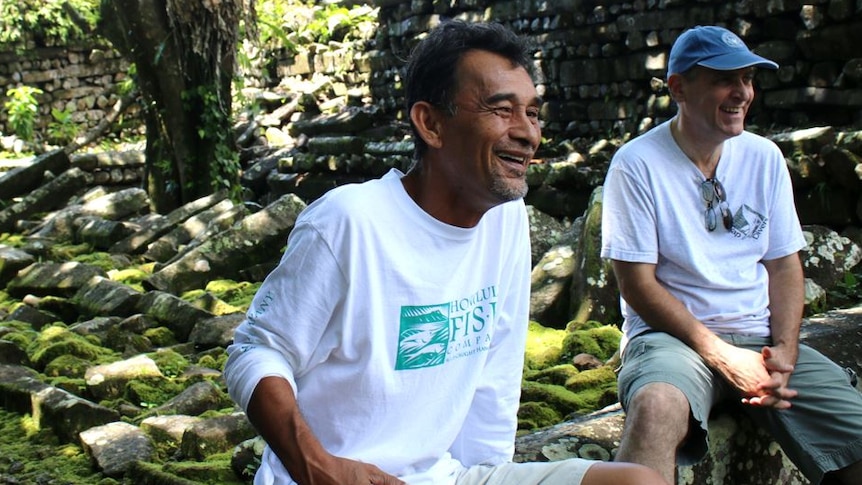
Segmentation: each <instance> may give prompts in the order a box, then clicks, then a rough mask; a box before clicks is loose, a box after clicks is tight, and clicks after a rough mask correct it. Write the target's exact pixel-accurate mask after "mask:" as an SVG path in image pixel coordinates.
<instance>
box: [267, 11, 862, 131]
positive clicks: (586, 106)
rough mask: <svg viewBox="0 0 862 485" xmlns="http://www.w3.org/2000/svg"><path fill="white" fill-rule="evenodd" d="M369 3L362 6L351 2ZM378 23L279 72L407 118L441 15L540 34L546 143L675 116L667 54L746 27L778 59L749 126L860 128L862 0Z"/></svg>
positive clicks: (749, 39) (766, 75)
mask: <svg viewBox="0 0 862 485" xmlns="http://www.w3.org/2000/svg"><path fill="white" fill-rule="evenodd" d="M354 3H361V2H354ZM367 4H370V5H374V6H377V7H379V9H380V10H379V20H380V26H379V29H378V31H377V33H376V36H375V37H374V38H373V39H371V40H369V41H368V42H367V45H366V46H364V48H362V49H354V50H353V51H351V50H349V49H338V48H336V49H318V50H317V51H315V52H313V53H309V54H305V55H300V56H296V57H293V58H282V59H281V60H280V61H279V62H278V67H277V76H276V77H277V78H279V79H280V78H283V77H286V76H305V77H310V76H311V75H312V74H313V73H315V72H316V73H325V74H328V75H332V76H334V77H336V78H339V79H341V80H343V81H344V82H345V83H346V84H348V85H350V84H354V85H364V86H367V88H368V90H369V92H370V98H371V99H372V103H374V104H375V105H377V106H378V107H380V108H381V109H382V110H383V111H384V112H386V113H388V114H390V115H391V116H392V117H393V118H395V119H402V120H403V119H404V113H403V110H402V108H401V106H402V97H401V95H400V92H399V88H400V72H399V69H400V67H401V66H402V65H403V60H404V59H405V58H406V57H407V55H408V53H409V52H410V48H411V47H412V46H413V45H414V44H415V41H416V39H417V37H418V36H420V35H421V34H422V33H424V32H425V31H427V30H428V29H429V28H430V27H432V26H433V25H436V23H437V22H439V21H440V20H441V19H443V18H452V17H454V18H462V19H465V20H494V21H499V22H502V23H504V24H507V25H509V26H511V27H512V28H513V29H514V30H516V31H517V32H519V33H521V34H524V35H527V36H529V37H531V38H532V39H534V40H535V41H536V43H537V44H538V45H539V46H540V50H539V52H538V53H537V64H538V66H539V69H540V71H541V72H542V73H543V75H544V78H545V79H544V81H543V82H542V83H541V85H540V91H541V94H542V95H543V97H544V99H545V100H546V101H547V103H546V105H545V107H544V113H543V118H544V120H545V127H544V132H543V134H544V135H545V136H546V138H550V139H558V140H559V139H571V138H577V137H586V138H592V139H597V138H602V137H607V136H616V135H620V134H623V133H634V132H638V131H640V130H643V129H646V128H649V127H650V126H653V125H654V124H656V123H657V122H659V121H661V120H662V119H666V118H667V117H669V116H672V115H673V113H674V109H675V108H673V107H672V105H671V102H670V99H669V97H668V95H667V90H666V87H665V86H664V83H663V81H664V76H665V72H666V68H667V52H668V50H669V49H670V45H671V44H672V42H673V40H674V39H676V37H677V36H678V35H679V34H680V33H681V32H682V31H683V30H685V29H687V28H689V27H692V26H694V25H707V24H716V25H723V26H726V27H728V28H730V29H731V30H734V31H736V32H739V33H740V35H741V36H742V37H743V38H744V40H745V41H746V43H748V45H749V46H750V47H752V48H754V49H755V50H756V51H757V52H758V53H760V54H761V55H764V56H766V57H768V58H771V59H773V60H775V61H776V62H778V63H779V64H780V65H781V68H780V69H779V70H778V71H777V72H772V71H763V72H760V73H758V78H757V86H758V93H759V94H758V98H757V99H756V103H755V105H754V106H753V108H752V112H751V115H752V116H751V120H750V121H751V122H752V123H753V124H756V125H758V126H760V127H764V128H768V127H773V126H774V127H792V128H803V127H809V126H815V125H832V126H845V127H846V126H854V125H856V126H858V125H859V124H860V123H862V116H860V113H859V109H860V107H862V51H860V50H859V47H858V46H859V45H862V0H808V1H802V0H737V1H733V2H724V1H710V0H696V1H695V0H687V1H686V0H631V1H618V0H617V1H614V0H555V1H548V0H506V1H481V0H450V1H441V0H377V1H375V2H367Z"/></svg>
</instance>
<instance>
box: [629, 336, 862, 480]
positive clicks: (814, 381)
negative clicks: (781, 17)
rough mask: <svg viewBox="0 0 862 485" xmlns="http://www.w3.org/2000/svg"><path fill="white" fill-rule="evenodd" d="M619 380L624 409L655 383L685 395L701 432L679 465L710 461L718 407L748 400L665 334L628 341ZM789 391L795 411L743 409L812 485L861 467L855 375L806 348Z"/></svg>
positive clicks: (738, 341) (860, 406) (738, 340)
mask: <svg viewBox="0 0 862 485" xmlns="http://www.w3.org/2000/svg"><path fill="white" fill-rule="evenodd" d="M722 338H723V339H725V340H726V341H728V342H730V343H732V344H734V345H736V346H737V347H742V348H747V349H750V350H753V351H756V352H760V349H761V348H762V347H763V346H764V345H771V344H772V342H771V340H770V339H768V338H763V337H748V336H736V335H733V336H722ZM618 381H619V394H620V402H621V403H622V405H623V408H624V409H625V408H627V407H628V403H629V400H630V399H631V396H633V395H634V394H635V392H636V391H637V390H638V389H640V388H641V387H642V386H644V385H646V384H649V383H652V382H664V383H667V384H671V385H673V386H675V387H676V388H678V389H679V390H680V391H682V393H683V394H685V396H686V398H687V399H688V402H689V405H690V407H691V414H692V417H693V419H694V421H696V422H697V423H698V424H699V425H700V428H699V429H696V428H695V429H692V430H691V433H690V434H689V438H688V440H687V441H686V443H684V444H683V446H682V448H681V449H680V452H679V455H678V458H677V462H678V463H679V464H680V465H691V464H694V463H696V462H698V461H700V460H701V459H702V458H703V456H704V455H705V454H706V451H707V446H708V444H707V426H708V420H709V414H710V412H711V411H712V409H713V406H715V405H716V404H718V403H721V402H724V401H728V400H730V401H736V402H738V401H739V399H740V397H741V396H740V394H739V393H738V392H737V391H736V390H735V389H733V388H732V387H731V386H730V385H729V384H728V383H727V382H726V381H724V380H723V379H722V378H721V377H719V376H718V375H717V374H716V373H715V372H713V371H712V370H711V369H710V368H709V367H707V366H706V365H705V364H704V362H703V360H702V359H701V358H700V356H699V355H698V354H697V353H696V352H694V351H693V350H691V348H689V347H688V346H687V345H685V344H684V343H683V342H681V341H680V340H678V339H676V338H674V337H672V336H670V335H668V334H666V333H662V332H649V333H646V334H641V335H638V336H636V337H635V338H633V339H632V340H631V341H629V343H628V345H627V346H626V349H625V353H624V355H623V358H622V367H621V369H620V375H619V380H618ZM789 387H790V388H791V389H795V390H797V391H799V395H798V396H797V397H795V398H794V399H793V400H792V401H791V402H792V406H791V407H790V409H785V410H775V409H769V408H757V407H753V406H742V407H743V409H745V411H746V412H747V413H748V414H749V415H751V416H752V418H753V420H754V422H755V423H759V424H761V425H762V426H764V427H765V428H766V429H767V430H768V431H769V432H770V433H771V435H772V437H773V438H774V439H775V441H776V442H778V444H780V445H781V448H782V449H783V450H784V452H785V453H786V454H787V456H788V457H789V458H790V459H791V460H792V461H793V462H794V463H795V464H796V466H797V467H798V468H799V470H800V471H801V472H802V473H803V474H804V475H805V476H806V477H807V478H808V479H809V480H810V481H811V482H812V483H819V482H820V481H821V480H822V478H823V475H824V474H826V473H827V472H830V471H834V470H840V469H842V468H844V467H846V466H848V465H851V464H853V463H855V462H857V461H859V460H862V394H860V393H859V391H857V390H856V389H855V388H854V387H853V385H852V384H851V373H848V371H847V370H845V369H843V368H841V367H839V366H838V365H837V364H835V363H834V362H832V361H831V360H829V359H828V358H826V357H825V356H823V355H822V354H820V353H819V352H817V351H816V350H814V349H812V348H811V347H808V346H806V345H800V348H799V358H798V359H797V362H796V367H795V368H794V371H793V374H792V375H791V377H790V382H789Z"/></svg>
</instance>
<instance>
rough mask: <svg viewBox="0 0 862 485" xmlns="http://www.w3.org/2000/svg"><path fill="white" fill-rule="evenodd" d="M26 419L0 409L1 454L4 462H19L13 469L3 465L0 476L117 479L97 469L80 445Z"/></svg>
mask: <svg viewBox="0 0 862 485" xmlns="http://www.w3.org/2000/svg"><path fill="white" fill-rule="evenodd" d="M29 421H31V420H30V419H29V416H22V415H20V414H16V413H10V412H8V411H6V410H4V409H0V450H2V453H0V456H2V457H3V463H6V464H9V463H16V464H18V465H20V469H16V470H15V471H14V472H13V471H11V469H9V468H8V465H4V468H3V476H4V477H5V478H6V480H7V481H8V483H63V484H70V485H71V484H74V485H84V484H98V485H113V484H116V483H118V482H116V481H114V480H111V479H105V478H104V477H103V476H102V475H101V474H99V473H96V472H95V471H94V470H93V468H92V465H91V462H90V458H89V457H88V456H87V455H86V454H85V453H84V451H83V450H82V449H81V448H80V447H79V446H77V445H75V444H60V443H59V442H58V440H57V437H56V436H55V435H54V433H53V431H51V430H50V429H47V428H46V429H42V430H36V429H35V428H34V427H32V426H31V425H29V424H28V422H29ZM13 480H14V481H13ZM106 480H107V481H106Z"/></svg>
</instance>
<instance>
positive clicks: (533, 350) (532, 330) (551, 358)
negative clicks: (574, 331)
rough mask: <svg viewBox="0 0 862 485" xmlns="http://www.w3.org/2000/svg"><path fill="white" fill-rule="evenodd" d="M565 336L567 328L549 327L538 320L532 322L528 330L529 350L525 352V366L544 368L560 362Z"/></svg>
mask: <svg viewBox="0 0 862 485" xmlns="http://www.w3.org/2000/svg"><path fill="white" fill-rule="evenodd" d="M565 337H566V331H565V330H558V329H553V328H548V327H544V326H542V325H541V324H540V323H538V322H530V326H529V328H528V331H527V350H526V352H525V354H524V365H525V367H527V368H528V369H544V368H546V367H549V366H552V365H555V364H558V363H559V362H560V357H561V355H562V351H563V340H564V339H565Z"/></svg>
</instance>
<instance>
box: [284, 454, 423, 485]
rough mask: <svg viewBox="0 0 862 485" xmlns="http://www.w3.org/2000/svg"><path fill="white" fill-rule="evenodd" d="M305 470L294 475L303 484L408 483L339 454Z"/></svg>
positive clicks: (361, 484)
mask: <svg viewBox="0 0 862 485" xmlns="http://www.w3.org/2000/svg"><path fill="white" fill-rule="evenodd" d="M303 472H304V473H303V476H297V477H294V479H295V480H296V481H297V483H300V484H302V485H407V484H406V483H405V482H403V481H401V480H399V479H398V478H396V477H394V476H392V475H390V474H388V473H386V472H384V471H383V470H381V469H380V468H377V467H376V466H374V465H372V464H370V463H362V462H361V461H356V460H350V459H347V458H340V457H337V456H331V457H330V459H329V460H327V462H326V463H325V464H323V463H321V464H320V466H313V465H311V466H310V467H309V468H306V469H304V470H303Z"/></svg>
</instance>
